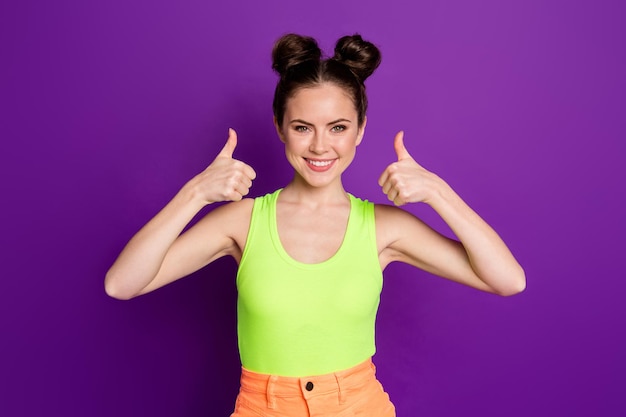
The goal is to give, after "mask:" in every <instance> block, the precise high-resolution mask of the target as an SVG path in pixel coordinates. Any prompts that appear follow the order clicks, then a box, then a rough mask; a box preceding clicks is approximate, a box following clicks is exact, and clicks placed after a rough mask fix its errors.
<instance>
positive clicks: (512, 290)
mask: <svg viewBox="0 0 626 417" xmlns="http://www.w3.org/2000/svg"><path fill="white" fill-rule="evenodd" d="M525 289H526V274H525V272H524V269H522V267H521V266H520V267H519V271H517V273H515V274H513V276H511V279H510V281H509V283H508V285H507V286H506V287H503V288H501V289H499V290H498V291H496V293H497V294H498V295H501V296H503V297H510V296H511V295H515V294H519V293H521V292H523V291H524V290H525Z"/></svg>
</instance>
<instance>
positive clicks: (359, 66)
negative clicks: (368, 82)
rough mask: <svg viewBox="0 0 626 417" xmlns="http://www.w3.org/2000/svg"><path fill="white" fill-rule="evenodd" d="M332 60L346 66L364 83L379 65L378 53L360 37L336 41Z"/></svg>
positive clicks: (374, 47)
mask: <svg viewBox="0 0 626 417" xmlns="http://www.w3.org/2000/svg"><path fill="white" fill-rule="evenodd" d="M333 59H334V60H336V61H338V62H341V63H342V64H344V65H346V66H348V67H349V68H350V69H351V70H352V72H353V73H354V74H355V75H356V76H357V77H358V78H359V79H360V80H361V82H364V81H365V79H366V78H367V77H369V76H370V75H372V73H373V72H374V71H375V70H376V68H378V66H379V65H380V60H381V55H380V51H379V50H378V48H377V47H376V45H374V44H373V43H371V42H368V41H364V40H363V38H361V35H359V34H354V35H352V36H344V37H342V38H341V39H339V40H338V41H337V45H336V46H335V56H334V57H333Z"/></svg>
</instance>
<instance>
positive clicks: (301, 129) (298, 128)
mask: <svg viewBox="0 0 626 417" xmlns="http://www.w3.org/2000/svg"><path fill="white" fill-rule="evenodd" d="M293 130H295V131H296V132H300V133H303V132H306V131H308V130H309V127H308V126H304V125H297V126H294V127H293Z"/></svg>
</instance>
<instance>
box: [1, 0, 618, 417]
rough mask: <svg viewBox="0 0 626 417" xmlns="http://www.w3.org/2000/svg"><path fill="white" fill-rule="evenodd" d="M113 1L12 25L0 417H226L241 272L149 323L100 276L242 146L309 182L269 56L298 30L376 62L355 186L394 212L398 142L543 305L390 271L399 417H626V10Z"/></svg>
mask: <svg viewBox="0 0 626 417" xmlns="http://www.w3.org/2000/svg"><path fill="white" fill-rule="evenodd" d="M101 3H102V4H93V2H85V1H78V0H77V1H55V2H44V1H40V2H36V1H32V0H31V1H21V2H2V5H1V6H0V39H1V44H0V45H1V46H0V48H1V50H0V57H1V58H0V59H1V65H0V68H1V69H0V71H2V77H1V81H0V82H1V83H2V84H1V91H0V97H1V100H2V111H1V115H0V120H1V124H0V135H1V137H2V147H1V150H0V155H1V161H0V162H1V164H0V175H1V178H2V212H3V215H2V222H1V224H2V230H1V233H0V239H2V251H1V255H0V256H1V257H2V259H1V261H2V283H1V288H2V290H1V297H2V302H1V304H0V331H1V334H2V341H1V344H0V350H1V351H0V415H2V416H43V415H47V416H120V417H122V416H145V415H150V416H157V417H160V416H162V417H166V416H202V415H205V416H213V415H214V416H226V415H228V413H229V412H230V411H231V410H232V406H233V403H234V398H235V395H236V392H237V389H238V377H239V359H238V353H237V349H236V329H235V297H236V291H235V286H234V276H235V271H236V265H235V263H234V262H233V261H232V260H231V259H223V260H220V261H218V262H216V263H215V264H212V265H210V266H209V267H207V268H205V269H204V270H202V271H199V272H197V273H196V274H194V275H192V276H191V277H190V278H187V279H184V280H181V281H178V282H177V283H174V284H172V285H170V286H168V287H166V288H163V289H161V290H159V291H157V292H154V293H151V294H149V295H146V296H144V297H140V298H138V299H135V300H132V301H129V302H121V301H117V300H114V299H111V298H108V297H107V296H106V295H105V293H104V290H103V278H104V274H105V271H106V270H107V268H108V267H109V266H110V264H111V263H112V262H113V260H114V259H115V257H116V255H117V254H118V252H119V251H120V250H121V248H122V246H123V244H124V243H125V242H126V241H127V240H128V239H129V238H130V236H132V234H133V233H134V232H135V231H136V230H137V229H138V228H139V227H140V226H141V225H142V224H144V223H145V222H146V221H147V220H148V219H149V218H150V217H151V216H152V215H153V214H155V213H156V211H158V209H160V207H162V206H163V205H164V204H165V203H166V202H167V201H168V200H169V198H171V196H172V195H173V194H174V193H175V192H176V191H177V190H178V188H179V187H180V186H181V185H182V184H183V183H184V182H185V181H186V180H188V179H189V178H191V177H192V176H193V175H195V174H196V173H197V172H199V171H200V170H202V169H203V168H204V167H205V166H206V165H207V164H208V163H210V162H211V161H212V159H213V158H214V156H215V154H216V153H217V152H218V151H219V149H221V147H222V145H223V143H224V142H225V140H226V135H227V128H228V127H231V126H232V127H234V128H236V129H237V130H238V132H239V138H240V145H239V147H238V148H237V150H236V153H235V156H236V157H237V158H239V159H242V160H244V161H246V162H248V163H249V164H251V165H252V166H253V167H254V168H255V169H256V171H257V173H258V179H257V180H256V181H255V184H254V187H253V189H252V195H253V196H257V195H261V194H264V193H266V192H269V191H273V190H274V189H275V188H278V187H280V186H283V185H284V184H285V183H286V181H287V180H288V179H289V178H290V175H291V173H290V169H289V166H288V164H287V163H286V162H285V160H284V156H283V152H282V148H281V143H280V142H279V141H278V140H277V138H276V136H275V133H274V131H273V127H272V122H271V120H272V114H271V95H272V92H273V88H274V85H275V75H274V74H273V73H272V71H271V69H270V59H269V53H270V49H271V46H272V43H273V42H274V40H275V39H276V38H277V37H279V36H280V35H281V34H283V33H286V32H291V31H295V32H299V33H303V34H309V35H312V36H315V37H317V38H318V39H319V40H320V43H321V45H322V46H323V47H324V48H325V50H327V51H329V50H330V49H331V47H332V46H333V44H334V41H335V40H336V39H337V38H338V37H339V36H341V35H344V34H349V33H354V32H360V33H362V34H363V35H364V37H365V38H367V39H371V40H372V41H374V42H375V43H377V44H378V45H379V46H380V48H381V49H382V52H383V64H382V66H381V67H380V69H379V70H378V71H377V72H376V73H375V74H374V75H373V76H372V78H371V79H370V80H369V82H368V91H369V97H370V111H369V123H368V126H367V133H366V136H365V140H364V142H363V144H362V145H361V146H360V147H359V152H358V156H357V159H356V160H355V162H354V164H353V166H352V167H351V168H350V170H349V171H348V172H347V174H346V177H345V183H346V186H347V188H348V190H349V191H351V192H352V193H354V194H356V195H359V196H361V197H363V198H368V199H370V200H372V201H376V202H384V201H385V200H384V196H383V195H382V193H381V191H380V190H379V188H378V186H377V184H376V180H377V178H378V175H379V174H380V172H382V170H383V169H384V168H385V166H386V165H387V164H389V163H390V162H392V161H393V159H394V156H395V154H394V151H393V147H392V139H393V134H394V133H395V132H396V131H397V130H400V129H404V130H405V131H406V136H405V142H406V144H407V147H408V149H409V151H410V152H411V153H412V154H413V156H414V157H415V158H416V159H417V160H418V161H420V162H421V163H422V164H423V165H424V166H426V167H427V168H429V169H431V170H433V171H435V172H437V173H438V174H439V175H441V176H442V177H443V178H445V179H446V180H447V181H448V182H449V183H450V184H451V185H452V186H453V187H454V188H455V189H456V190H457V191H458V192H459V193H460V194H461V195H462V196H463V197H464V198H465V199H466V200H467V201H468V202H469V203H470V204H471V205H472V206H473V207H474V208H475V209H476V210H477V211H478V212H479V213H480V214H481V215H482V216H483V217H484V218H485V219H486V220H488V221H489V222H490V223H491V224H492V225H493V226H494V227H495V228H496V230H498V231H499V233H500V234H501V235H502V236H503V238H504V239H505V241H506V242H507V243H508V244H509V246H510V247H511V249H512V250H513V252H514V253H515V254H516V256H517V257H518V259H519V261H520V262H521V264H522V265H523V266H524V267H525V270H526V273H527V277H528V288H527V290H526V292H525V293H523V294H521V295H518V296H515V297H512V298H499V297H497V296H493V295H489V294H484V293H481V292H478V291H475V290H472V289H469V288H465V287H462V286H459V285H456V284H453V283H450V282H448V281H446V280H442V279H437V278H433V277H431V276H429V275H428V274H426V273H424V272H421V271H418V270H416V269H412V268H410V267H405V266H403V265H398V264H394V265H392V266H390V267H389V268H388V270H387V271H386V278H385V289H384V291H383V298H382V304H381V308H380V312H379V320H378V328H377V339H378V353H377V355H376V357H375V361H376V363H377V365H378V368H379V376H380V378H381V380H382V381H383V383H384V384H385V386H386V388H387V390H388V391H389V392H390V394H391V397H392V399H393V400H394V402H395V403H396V406H397V409H398V415H399V416H459V415H480V416H484V417H486V416H502V415H507V416H510V417H514V416H530V415H538V416H591V415H594V416H595V415H598V416H617V415H622V414H621V413H623V412H624V411H623V410H624V402H623V393H624V391H625V390H626V381H625V378H626V358H625V355H624V353H625V351H626V332H625V331H624V327H625V326H624V317H625V313H626V311H625V307H624V301H623V296H622V294H623V292H624V290H626V281H625V279H624V278H625V274H624V271H623V269H622V264H623V259H624V258H623V253H622V252H623V250H624V243H623V242H624V240H623V239H624V234H625V224H626V222H625V221H624V219H623V214H624V213H625V212H626V210H625V209H626V207H625V204H624V201H623V200H624V194H625V193H624V191H625V190H624V186H623V181H624V177H625V176H624V171H623V164H624V156H625V154H626V152H625V149H624V148H625V146H624V143H623V141H624V138H625V133H626V123H625V119H626V118H625V117H624V116H625V108H626V106H625V97H626V95H625V93H626V86H625V84H626V83H625V76H624V74H626V65H625V62H626V59H625V58H626V57H625V55H626V47H625V45H624V39H626V30H625V29H624V25H623V22H624V15H625V13H624V6H622V5H621V4H620V2H619V1H613V2H611V1H591V0H588V1H575V2H572V1H564V0H563V1H545V0H532V1H528V0H526V1H515V2H507V1H500V0H490V1H479V2H478V1H477V2H468V1H463V0H455V1H419V2H404V1H369V2H354V4H344V3H342V2H338V1H336V0H332V1H327V0H320V1H316V2H313V3H311V2H302V3H298V2H294V1H274V2H256V1H243V2H231V3H228V4H227V2H219V3H218V2H209V1H188V2H177V1H138V0H131V1H128V0H124V1H120V0H113V1H108V2H101ZM347 3H352V2H347ZM411 3H414V4H411ZM407 209H408V210H410V211H412V212H414V213H416V214H418V215H420V216H422V217H424V218H425V219H426V220H427V221H428V222H429V223H431V224H433V225H434V226H435V227H436V228H438V229H440V230H442V231H444V232H445V233H448V232H447V229H446V228H445V227H444V226H443V225H442V224H441V221H440V220H438V219H437V218H436V216H434V215H433V213H432V211H431V210H430V209H429V208H428V207H424V206H411V207H408V208H407Z"/></svg>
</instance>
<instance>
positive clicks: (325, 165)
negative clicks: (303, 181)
mask: <svg viewBox="0 0 626 417" xmlns="http://www.w3.org/2000/svg"><path fill="white" fill-rule="evenodd" d="M304 160H305V161H306V165H307V167H309V169H310V170H312V171H315V172H326V171H328V170H329V169H331V168H332V167H333V165H335V162H336V161H337V159H312V158H304ZM314 163H316V164H317V165H314Z"/></svg>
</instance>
